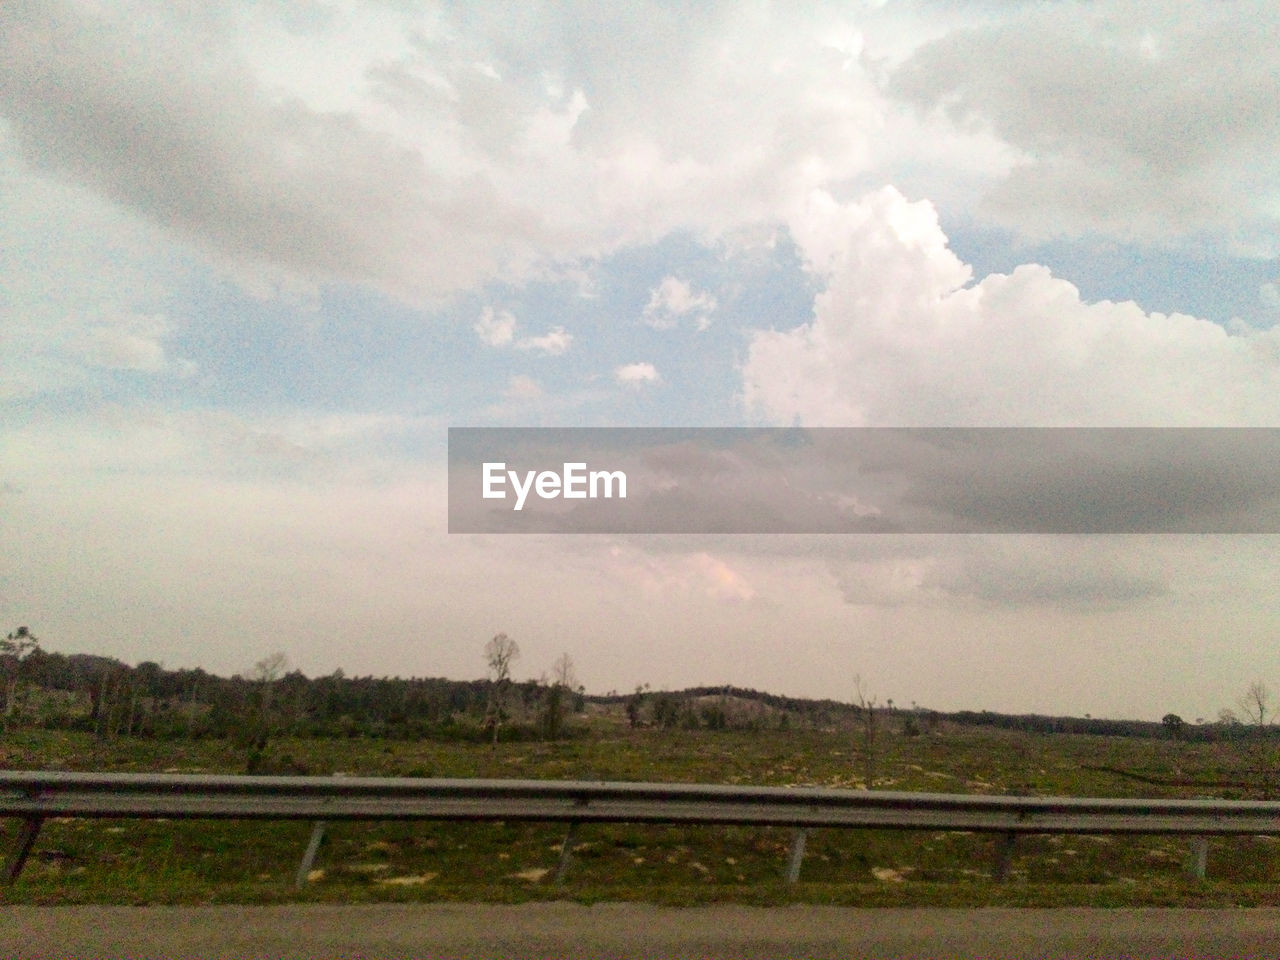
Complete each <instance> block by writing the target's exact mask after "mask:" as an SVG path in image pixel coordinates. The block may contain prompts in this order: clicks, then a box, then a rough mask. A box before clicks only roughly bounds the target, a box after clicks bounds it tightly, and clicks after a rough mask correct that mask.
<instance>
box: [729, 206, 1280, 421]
mask: <svg viewBox="0 0 1280 960" xmlns="http://www.w3.org/2000/svg"><path fill="white" fill-rule="evenodd" d="M792 232H793V235H794V237H795V239H796V241H797V243H798V244H799V246H800V248H801V249H802V251H803V253H804V255H805V257H806V258H807V261H808V264H809V268H810V269H811V270H812V271H813V272H814V274H815V275H817V276H818V277H819V278H820V279H821V280H822V281H823V282H824V283H825V290H824V291H823V292H822V293H821V294H819V295H818V297H817V298H816V299H815V301H814V316H813V319H812V320H811V321H810V322H809V323H806V324H803V325H801V326H799V327H797V328H794V329H791V330H767V331H759V332H757V333H756V334H755V335H754V336H753V337H752V340H751V343H750V347H749V351H748V355H747V360H746V363H745V364H744V368H743V392H744V398H745V401H746V403H747V406H748V408H749V409H751V410H753V411H755V412H756V413H757V414H758V415H762V416H763V417H765V418H766V419H767V420H771V421H774V422H781V423H792V422H796V421H798V422H800V423H803V424H805V425H810V426H817V425H826V426H890V425H894V426H959V425H970V426H1071V425H1075V426H1223V425H1233V426H1245V425H1249V426H1275V425H1277V424H1280V328H1272V329H1271V330H1269V331H1263V332H1244V333H1228V331H1227V330H1225V329H1224V328H1222V327H1220V326H1218V325H1216V324H1214V323H1211V322H1209V321H1207V320H1201V319H1198V318H1195V317H1191V316H1187V315H1183V314H1172V315H1168V316H1166V315H1163V314H1159V313H1148V312H1147V311H1144V310H1143V309H1142V308H1141V307H1140V306H1138V305H1137V304H1135V303H1132V302H1127V303H1111V302H1105V301H1104V302H1100V303H1089V302H1086V301H1084V300H1083V299H1081V297H1080V293H1079V291H1078V290H1077V289H1076V288H1075V287H1074V286H1072V285H1071V284H1070V283H1068V282H1067V281H1065V280H1062V279H1060V278H1058V277H1055V276H1054V275H1053V274H1052V273H1051V272H1050V271H1049V270H1048V269H1046V268H1045V267H1041V266H1037V265H1034V264H1028V265H1024V266H1021V267H1018V268H1017V269H1016V270H1014V271H1013V273H1011V274H1009V275H1004V274H992V275H990V276H987V277H984V278H983V279H982V280H980V281H978V282H977V283H971V282H970V281H971V275H972V271H971V270H970V268H969V267H968V266H966V265H965V264H963V263H961V262H960V260H959V259H958V258H957V257H956V256H955V255H954V254H953V253H952V252H951V251H950V250H949V249H948V247H947V238H946V236H945V235H944V234H943V232H942V230H941V228H940V227H939V225H938V221H937V217H936V214H935V212H934V210H933V208H932V206H931V205H930V204H929V203H928V202H926V201H917V202H914V203H911V202H908V201H907V200H906V198H904V197H903V196H902V195H901V194H900V193H899V192H898V191H896V190H894V189H893V188H891V187H886V188H884V189H882V190H880V191H877V192H875V193H872V194H869V195H868V196H866V197H864V198H863V199H862V200H860V201H858V202H851V203H838V202H837V201H835V200H834V199H832V198H831V197H830V196H829V195H827V194H825V193H821V192H819V193H815V194H814V195H813V196H812V197H811V198H810V200H809V202H808V203H807V204H806V205H805V206H804V207H803V208H802V209H800V210H799V211H797V213H796V215H795V216H794V217H793V219H792Z"/></svg>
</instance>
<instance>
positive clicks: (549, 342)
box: [516, 327, 573, 357]
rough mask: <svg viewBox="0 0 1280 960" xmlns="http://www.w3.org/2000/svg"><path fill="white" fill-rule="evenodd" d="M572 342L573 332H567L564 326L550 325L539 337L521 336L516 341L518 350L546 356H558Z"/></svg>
mask: <svg viewBox="0 0 1280 960" xmlns="http://www.w3.org/2000/svg"><path fill="white" fill-rule="evenodd" d="M572 343H573V334H571V333H569V331H567V330H566V329H565V328H564V327H552V328H551V329H550V330H548V331H547V332H546V333H544V334H543V335H542V336H540V337H522V338H521V339H520V340H519V341H517V343H516V349H518V350H530V351H533V352H534V353H541V354H545V355H546V356H548V357H558V356H560V354H562V353H564V352H565V351H566V350H568V349H569V345H570V344H572Z"/></svg>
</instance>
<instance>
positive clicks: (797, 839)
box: [787, 827, 809, 883]
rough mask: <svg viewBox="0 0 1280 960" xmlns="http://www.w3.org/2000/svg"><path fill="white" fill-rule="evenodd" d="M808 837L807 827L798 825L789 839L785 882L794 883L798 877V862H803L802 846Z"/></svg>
mask: <svg viewBox="0 0 1280 960" xmlns="http://www.w3.org/2000/svg"><path fill="white" fill-rule="evenodd" d="M808 839H809V831H808V829H806V828H805V827H798V828H797V829H796V833H795V836H794V837H793V838H792V840H791V859H790V860H789V861H788V862H787V883H795V882H796V881H797V880H799V879H800V864H801V863H803V862H804V846H805V843H806V842H807V841H808Z"/></svg>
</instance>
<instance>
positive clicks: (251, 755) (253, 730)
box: [238, 652, 289, 773]
mask: <svg viewBox="0 0 1280 960" xmlns="http://www.w3.org/2000/svg"><path fill="white" fill-rule="evenodd" d="M288 668H289V658H288V657H286V656H285V655H284V654H283V653H280V652H276V653H273V654H271V656H269V657H263V658H262V659H261V660H259V661H258V662H257V663H255V664H254V665H253V669H251V670H250V671H249V673H248V675H247V676H246V677H245V679H246V680H248V681H250V682H251V683H252V684H253V685H254V689H252V690H251V691H250V708H249V714H248V717H247V718H246V722H245V724H244V725H243V727H242V728H241V732H240V735H239V737H238V739H240V740H241V741H242V745H243V746H244V748H245V751H246V756H245V773H257V772H258V771H259V770H260V768H261V767H262V755H263V753H264V752H265V751H266V749H267V743H268V742H269V741H270V740H271V736H272V734H273V733H275V732H276V727H277V724H276V717H275V711H274V709H273V708H274V700H275V689H276V681H277V680H279V679H280V678H281V677H283V676H284V674H285V671H286V670H287V669H288Z"/></svg>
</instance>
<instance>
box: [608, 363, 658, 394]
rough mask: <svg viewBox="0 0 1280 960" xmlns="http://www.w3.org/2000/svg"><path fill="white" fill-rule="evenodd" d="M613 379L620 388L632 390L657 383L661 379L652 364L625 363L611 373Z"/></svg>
mask: <svg viewBox="0 0 1280 960" xmlns="http://www.w3.org/2000/svg"><path fill="white" fill-rule="evenodd" d="M613 377H614V379H615V380H617V381H618V383H620V384H622V386H624V387H632V388H639V387H641V386H643V385H644V384H646V383H657V382H658V381H659V380H660V379H661V377H660V376H659V375H658V369H657V368H656V367H655V366H654V365H653V364H652V363H625V364H623V365H622V366H620V367H618V368H617V369H616V370H614V371H613Z"/></svg>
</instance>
